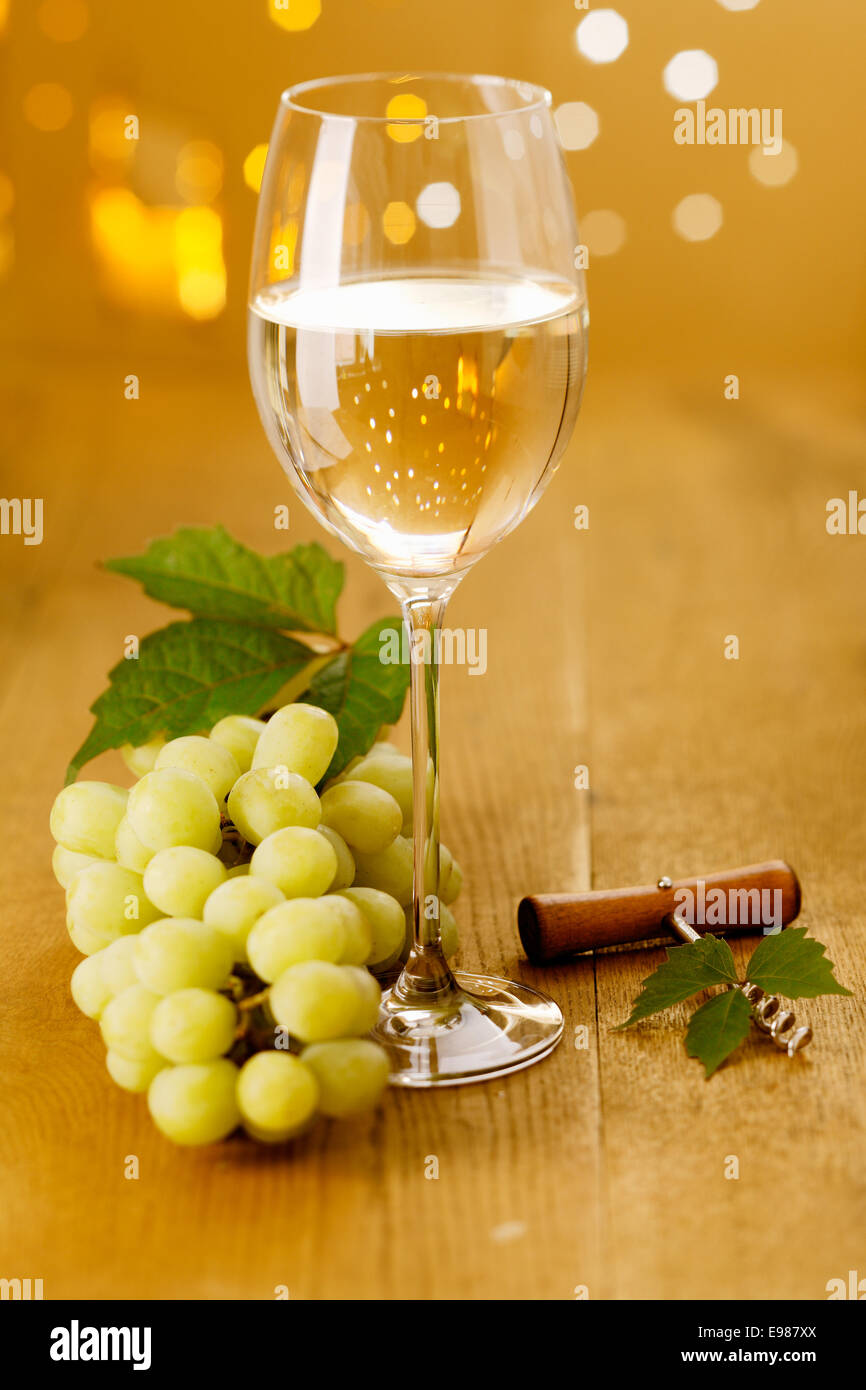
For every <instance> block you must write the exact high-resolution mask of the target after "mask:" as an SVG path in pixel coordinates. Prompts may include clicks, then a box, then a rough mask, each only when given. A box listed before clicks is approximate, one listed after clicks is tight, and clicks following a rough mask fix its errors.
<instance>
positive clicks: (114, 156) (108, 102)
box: [89, 96, 138, 173]
mask: <svg viewBox="0 0 866 1390" xmlns="http://www.w3.org/2000/svg"><path fill="white" fill-rule="evenodd" d="M130 114H131V113H130V110H129V103H128V102H127V101H125V100H124V98H123V97H119V96H105V97H99V98H98V100H96V101H94V103H93V105H92V106H91V108H90V129H89V141H90V162H91V164H92V165H93V168H94V169H96V170H98V171H99V172H100V173H104V172H106V171H107V169H108V168H111V167H112V166H117V165H119V164H124V163H126V162H127V161H128V160H130V159H132V157H133V155H134V154H135V147H136V145H137V143H138V142H137V141H136V140H127V138H126V134H125V131H126V118H127V116H128V115H130Z"/></svg>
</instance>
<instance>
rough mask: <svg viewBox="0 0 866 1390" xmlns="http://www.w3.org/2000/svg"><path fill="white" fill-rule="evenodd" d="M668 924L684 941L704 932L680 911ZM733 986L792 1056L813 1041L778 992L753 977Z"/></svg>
mask: <svg viewBox="0 0 866 1390" xmlns="http://www.w3.org/2000/svg"><path fill="white" fill-rule="evenodd" d="M658 887H659V888H663V889H666V888H670V887H672V882H671V880H670V879H669V878H668V877H667V876H665V877H664V878H660V879H659V881H658ZM664 921H665V925H666V926H667V927H670V929H671V930H672V931H675V932H676V934H677V936H679V937H680V938H681V939H682V940H683V941H689V942H692V941H700V940H701V934H700V932H696V931H695V929H694V927H690V926H689V924H688V922H686V921H685V919H684V918H683V917H681V916H680V915H679V913H678V912H671V913H669V914H668V916H667V917H665V919H664ZM731 988H732V989H738V990H739V991H740V993H741V994H744V995H745V997H746V999H748V1001H749V1003H750V1004H751V1006H752V1017H753V1018H754V1020H755V1023H756V1024H757V1025H758V1027H759V1028H760V1030H761V1032H762V1033H766V1034H767V1035H768V1036H769V1037H770V1038H772V1040H773V1042H774V1043H775V1044H776V1046H777V1047H779V1048H781V1049H782V1051H783V1052H785V1053H787V1055H788V1056H789V1057H793V1056H794V1053H795V1052H799V1051H800V1049H801V1048H804V1047H808V1046H809V1043H810V1042H811V1041H812V1029H811V1028H809V1027H807V1026H806V1025H802V1026H801V1027H799V1028H797V1027H796V1026H795V1025H796V1022H797V1018H796V1015H795V1014H793V1013H792V1012H791V1010H790V1009H783V1008H782V1001H781V999H780V998H779V997H778V995H776V994H765V993H764V991H763V990H762V989H761V986H760V985H753V984H752V983H751V981H750V980H743V981H742V982H741V983H740V984H738V985H732V986H731Z"/></svg>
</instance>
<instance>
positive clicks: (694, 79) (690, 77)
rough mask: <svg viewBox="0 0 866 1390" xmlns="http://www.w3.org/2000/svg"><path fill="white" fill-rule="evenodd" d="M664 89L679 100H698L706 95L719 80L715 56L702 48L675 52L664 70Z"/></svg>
mask: <svg viewBox="0 0 866 1390" xmlns="http://www.w3.org/2000/svg"><path fill="white" fill-rule="evenodd" d="M663 80H664V84H665V90H666V91H668V92H670V94H671V96H672V97H678V98H679V100H680V101H700V100H701V98H702V97H708V96H709V94H710V92H711V91H712V90H713V88H714V87H715V85H716V83H717V82H718V80H719V66H718V63H717V62H716V60H715V58H713V57H711V56H710V54H709V53H705V52H704V50H703V49H702V48H685V49H683V51H682V53H675V54H674V56H673V58H671V60H670V62H669V63H668V65H667V67H666V68H665V70H664V78H663Z"/></svg>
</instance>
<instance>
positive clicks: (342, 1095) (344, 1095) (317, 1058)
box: [301, 1038, 388, 1119]
mask: <svg viewBox="0 0 866 1390" xmlns="http://www.w3.org/2000/svg"><path fill="white" fill-rule="evenodd" d="M301 1062H302V1064H303V1065H305V1066H307V1067H309V1069H310V1071H311V1072H312V1073H313V1075H314V1076H315V1077H316V1080H317V1081H318V1083H319V1109H320V1110H321V1112H322V1114H323V1115H330V1116H333V1117H334V1118H336V1119H345V1118H347V1117H348V1116H350V1115H359V1114H361V1112H362V1111H364V1110H369V1109H371V1107H372V1106H374V1105H375V1104H376V1102H377V1100H378V1099H379V1097H380V1095H381V1094H382V1091H383V1090H384V1088H385V1085H386V1083H387V1080H388V1054H387V1053H386V1052H385V1049H384V1048H382V1047H379V1045H378V1043H374V1042H371V1041H370V1040H369V1039H368V1038H341V1039H340V1040H339V1041H338V1042H320V1043H313V1045H312V1047H305V1048H304V1050H303V1052H302V1053H301Z"/></svg>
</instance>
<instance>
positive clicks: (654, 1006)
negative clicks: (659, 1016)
mask: <svg viewBox="0 0 866 1390" xmlns="http://www.w3.org/2000/svg"><path fill="white" fill-rule="evenodd" d="M736 979H737V971H736V967H735V965H734V957H733V956H732V955H731V948H730V946H729V945H728V943H727V941H722V940H720V939H719V938H718V937H716V936H709V935H708V936H702V937H701V939H700V941H694V942H689V943H688V944H687V945H685V946H675V947H673V949H672V950H670V951H668V953H667V958H666V959H665V960H664V961H663V962H662V964H661V965H660V966H659V968H658V970H656V971H655V972H654V973H653V974H652V975H650V976H648V978H647V979H646V980H644V982H643V989H642V991H641V993H640V994H639V995H638V997H637V999H636V1000H635V1002H634V1004H633V1006H632V1011H631V1013H630V1015H629V1017H628V1018H627V1019H626V1021H625V1023H620V1024H619V1025H618V1027H619V1028H628V1027H629V1025H630V1024H632V1023H637V1022H638V1020H639V1019H642V1018H649V1016H650V1014H656V1013H658V1012H659V1010H660V1009H667V1008H669V1007H670V1006H671V1004H679V1003H681V1002H682V1000H683V999H688V998H690V997H691V995H693V994H697V993H698V991H699V990H702V989H707V988H708V987H709V986H710V985H722V984H735V983H736Z"/></svg>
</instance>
